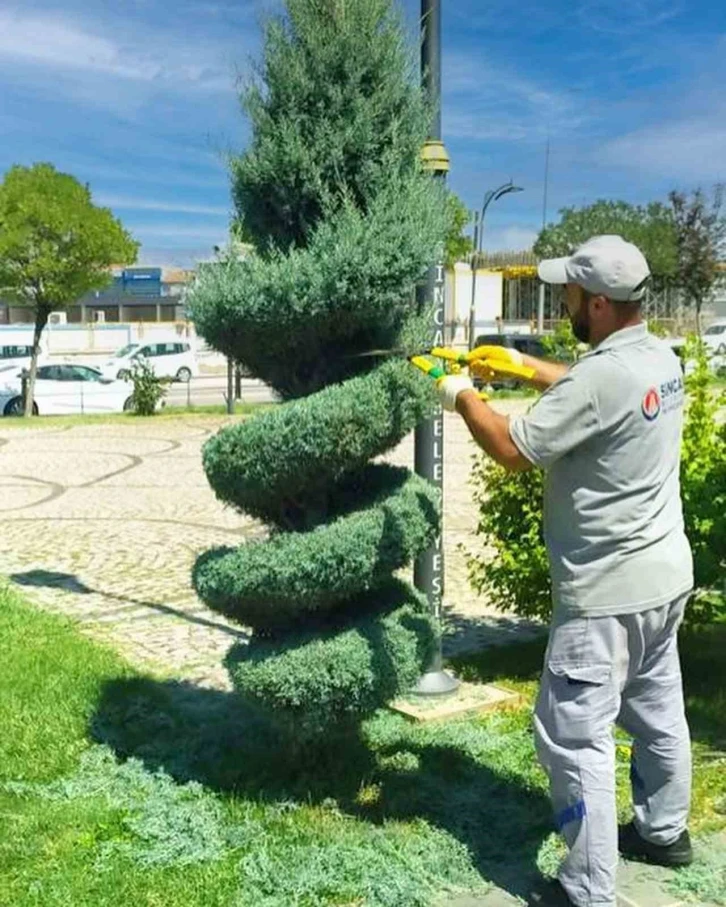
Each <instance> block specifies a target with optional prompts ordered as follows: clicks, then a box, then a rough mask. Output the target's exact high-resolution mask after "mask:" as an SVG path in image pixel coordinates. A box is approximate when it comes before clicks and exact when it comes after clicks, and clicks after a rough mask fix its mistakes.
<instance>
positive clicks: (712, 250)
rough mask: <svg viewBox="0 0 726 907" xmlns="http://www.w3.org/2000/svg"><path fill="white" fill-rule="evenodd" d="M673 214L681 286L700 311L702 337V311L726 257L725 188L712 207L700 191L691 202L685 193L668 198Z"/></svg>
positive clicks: (718, 189)
mask: <svg viewBox="0 0 726 907" xmlns="http://www.w3.org/2000/svg"><path fill="white" fill-rule="evenodd" d="M668 197H669V199H670V203H671V208H672V211H673V221H674V224H675V230H676V240H677V250H678V284H679V286H680V287H681V288H682V290H683V291H684V294H685V297H686V300H687V301H688V302H689V303H690V304H691V305H693V307H694V308H695V310H696V317H697V322H698V332H699V333H700V315H701V307H702V306H703V303H704V302H707V301H708V300H709V299H710V297H711V294H712V292H713V288H714V286H715V285H716V283H717V282H718V281H719V277H720V272H719V270H718V265H719V262H720V261H722V259H723V257H724V254H726V217H724V213H723V201H724V186H723V185H717V186H716V187H715V190H714V194H713V199H712V200H711V203H710V204H709V202H708V201H707V199H706V197H705V195H704V193H703V192H702V191H701V190H700V189H697V190H696V191H695V192H694V193H693V195H692V196H691V197H690V198H688V197H687V196H686V195H684V194H683V193H682V192H671V193H670V195H669V196H668Z"/></svg>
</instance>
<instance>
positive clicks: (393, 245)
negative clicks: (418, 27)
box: [189, 0, 445, 399]
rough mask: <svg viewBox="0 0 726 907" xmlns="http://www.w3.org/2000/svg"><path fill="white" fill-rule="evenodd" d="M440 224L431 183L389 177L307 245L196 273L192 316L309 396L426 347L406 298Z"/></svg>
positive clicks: (219, 341) (226, 349) (250, 361)
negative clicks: (375, 352) (388, 352)
mask: <svg viewBox="0 0 726 907" xmlns="http://www.w3.org/2000/svg"><path fill="white" fill-rule="evenodd" d="M356 2H362V0H356ZM444 227H445V220H444V209H443V202H442V195H441V193H440V192H439V191H438V190H437V188H436V187H435V186H434V185H433V184H432V183H431V181H430V179H429V177H427V176H425V175H423V174H421V173H417V172H414V173H413V174H411V175H409V176H407V177H406V178H405V180H404V179H396V180H395V181H394V180H393V178H392V179H391V180H390V181H389V182H388V183H387V184H386V186H383V187H381V190H380V192H379V194H378V195H377V196H376V198H375V199H372V200H371V201H370V203H369V205H368V209H367V211H361V210H359V209H356V208H355V206H353V205H352V204H351V203H350V202H347V203H346V204H345V205H344V206H343V207H342V208H341V209H340V210H339V211H338V212H336V213H335V214H334V215H331V217H330V218H329V219H327V220H325V221H323V222H322V223H321V224H319V226H318V227H317V228H316V229H315V231H314V232H311V235H310V236H309V239H308V244H307V246H306V247H301V248H293V249H292V250H291V251H289V252H288V253H286V254H283V253H282V252H277V251H271V252H269V254H268V255H267V256H261V255H254V256H251V257H250V258H248V259H246V260H244V261H240V260H239V259H237V258H230V259H228V260H227V261H225V262H214V263H211V264H208V265H204V266H202V267H201V268H200V271H199V276H198V278H197V280H196V282H195V286H194V288H193V290H192V293H191V294H190V297H189V305H190V311H191V316H192V318H193V320H194V323H195V325H196V328H197V330H198V331H199V333H200V334H202V335H203V336H204V337H205V338H206V339H207V340H208V341H209V343H210V344H211V345H212V346H213V347H214V348H215V349H218V350H220V351H221V352H223V353H224V354H225V355H227V356H230V357H231V358H233V359H234V360H235V361H236V362H240V363H242V365H243V366H244V367H245V368H247V369H249V371H250V372H251V373H252V374H253V375H255V376H256V377H258V378H261V379H263V380H264V381H266V382H267V383H269V384H270V385H272V386H273V387H274V388H275V390H277V391H278V392H279V393H280V394H281V395H282V396H283V397H284V398H286V399H289V398H294V397H301V396H305V395H306V394H311V393H314V392H315V391H317V390H320V389H321V388H323V387H326V386H327V385H329V384H331V383H334V382H338V381H343V380H345V379H346V378H349V377H352V376H353V375H356V374H358V373H361V372H364V371H365V370H367V369H370V368H371V360H370V359H361V358H355V354H356V353H359V352H363V351H365V350H369V349H379V348H380V349H388V348H393V347H398V346H401V345H408V346H410V347H411V348H412V349H415V348H420V347H421V346H422V345H423V341H424V339H425V336H426V335H425V333H424V334H422V333H421V330H420V328H418V329H417V328H416V325H415V324H414V323H412V315H414V314H415V312H414V311H413V301H412V291H413V286H414V284H415V281H416V279H417V278H418V277H419V276H420V275H421V274H422V273H424V271H425V269H426V265H427V264H428V262H430V261H431V260H432V257H433V254H434V249H435V247H436V240H437V238H438V237H439V236H440V235H441V234H442V233H443V232H444ZM373 361H375V360H373Z"/></svg>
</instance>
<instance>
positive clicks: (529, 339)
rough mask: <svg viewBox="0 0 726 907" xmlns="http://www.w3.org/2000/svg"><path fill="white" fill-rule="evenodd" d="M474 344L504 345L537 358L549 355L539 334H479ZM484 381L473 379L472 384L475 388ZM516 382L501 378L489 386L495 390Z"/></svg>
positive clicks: (480, 385)
mask: <svg viewBox="0 0 726 907" xmlns="http://www.w3.org/2000/svg"><path fill="white" fill-rule="evenodd" d="M475 345H476V346H505V347H507V348H508V349H514V350H518V351H519V352H520V353H523V354H524V355H526V356H536V357H537V358H538V359H546V358H547V357H548V356H549V352H548V349H547V347H546V346H545V343H544V341H543V338H542V337H541V336H540V335H539V334H481V335H480V336H479V337H477V338H476V344H475ZM485 383H486V382H484V381H482V380H481V379H478V378H475V379H474V385H475V386H476V387H477V388H481V387H483V386H484V384H485ZM517 384H519V382H518V381H517V380H516V379H515V378H506V379H505V378H503V379H501V380H499V381H493V382H492V383H491V385H489V386H490V387H493V388H494V389H495V390H497V389H499V388H511V387H516V386H517Z"/></svg>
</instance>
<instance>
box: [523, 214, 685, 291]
mask: <svg viewBox="0 0 726 907" xmlns="http://www.w3.org/2000/svg"><path fill="white" fill-rule="evenodd" d="M599 234H617V235H619V236H622V237H623V238H624V239H626V240H628V241H629V242H632V243H635V245H636V246H638V248H639V249H640V250H641V251H642V252H643V254H644V255H645V257H646V258H647V259H648V263H649V265H650V268H651V271H652V272H653V285H654V288H655V289H656V290H660V289H663V288H664V287H666V286H670V285H673V284H674V283H676V282H677V278H678V268H679V258H678V235H677V230H676V225H675V223H674V219H673V214H672V212H671V210H670V209H669V208H668V206H667V205H664V204H662V203H660V202H651V203H650V204H648V205H630V204H628V203H627V202H620V201H604V200H601V201H597V202H595V203H594V204H593V205H588V206H587V207H585V208H563V209H562V211H560V220H559V222H558V223H556V224H549V225H548V226H547V227H545V228H544V229H543V230H542V231H541V232H540V234H539V236H538V237H537V240H536V242H535V244H534V252H535V255H537V256H538V257H539V258H552V257H557V256H561V255H570V254H571V253H572V252H573V251H574V250H575V249H576V248H577V246H579V245H580V244H581V243H583V242H585V240H587V239H589V238H590V237H591V236H597V235H599Z"/></svg>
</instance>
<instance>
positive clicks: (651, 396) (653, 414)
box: [643, 387, 660, 422]
mask: <svg viewBox="0 0 726 907" xmlns="http://www.w3.org/2000/svg"><path fill="white" fill-rule="evenodd" d="M643 415H644V416H645V418H646V419H647V420H648V422H653V421H655V420H656V419H657V418H658V416H659V415H660V394H659V393H658V390H657V388H655V387H651V388H650V390H649V391H646V394H645V396H644V397H643Z"/></svg>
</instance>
